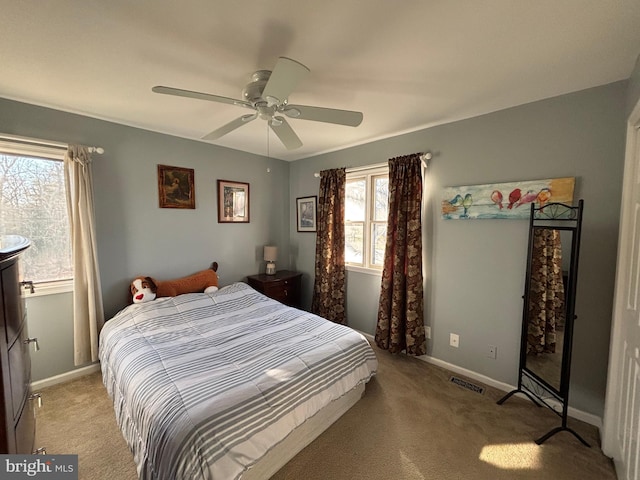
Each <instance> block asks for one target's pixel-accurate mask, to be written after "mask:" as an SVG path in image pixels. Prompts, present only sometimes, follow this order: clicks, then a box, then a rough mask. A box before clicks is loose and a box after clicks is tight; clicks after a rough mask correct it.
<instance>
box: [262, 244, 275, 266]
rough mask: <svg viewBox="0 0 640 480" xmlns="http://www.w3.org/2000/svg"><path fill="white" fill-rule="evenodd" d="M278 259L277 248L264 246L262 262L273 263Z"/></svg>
mask: <svg viewBox="0 0 640 480" xmlns="http://www.w3.org/2000/svg"><path fill="white" fill-rule="evenodd" d="M277 259H278V247H273V246H265V247H264V260H265V261H266V262H275V261H276V260H277Z"/></svg>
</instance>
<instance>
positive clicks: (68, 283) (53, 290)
mask: <svg viewBox="0 0 640 480" xmlns="http://www.w3.org/2000/svg"><path fill="white" fill-rule="evenodd" d="M33 289H34V292H33V293H31V292H30V291H29V288H28V287H26V288H25V289H24V290H23V291H22V296H23V297H24V298H33V297H44V296H46V295H57V294H60V293H70V292H73V280H59V281H56V282H42V283H34V284H33Z"/></svg>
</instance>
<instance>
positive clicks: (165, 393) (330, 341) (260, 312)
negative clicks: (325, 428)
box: [100, 283, 377, 480]
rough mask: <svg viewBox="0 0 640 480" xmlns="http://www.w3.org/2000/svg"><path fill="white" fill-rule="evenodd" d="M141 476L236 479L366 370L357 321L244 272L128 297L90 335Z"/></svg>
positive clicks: (371, 365)
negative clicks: (195, 286) (142, 299)
mask: <svg viewBox="0 0 640 480" xmlns="http://www.w3.org/2000/svg"><path fill="white" fill-rule="evenodd" d="M100 361H101V368H102V375H103V381H104V384H105V386H106V388H107V391H108V393H109V395H110V396H111V398H112V400H113V404H114V410H115V415H116V419H117V422H118V424H119V426H120V428H121V430H122V432H123V435H124V437H125V439H126V441H127V443H128V445H129V447H130V448H131V450H132V452H133V455H134V460H135V462H136V465H137V468H138V474H139V476H140V478H141V479H143V480H146V479H158V480H160V479H163V480H168V479H224V480H227V479H239V478H241V477H242V475H243V473H244V472H246V471H247V469H249V468H251V467H252V466H253V465H254V464H256V462H258V461H259V460H260V459H261V458H262V457H264V456H265V455H266V454H267V453H268V452H269V451H270V450H271V449H273V448H274V447H275V446H276V445H278V444H279V443H280V442H282V441H283V440H285V439H286V438H287V436H288V435H289V434H290V433H291V432H292V431H293V430H295V429H296V428H297V427H299V426H301V425H302V424H304V422H305V421H307V420H308V419H310V418H312V417H314V416H315V415H316V414H318V412H321V411H322V410H323V408H325V407H327V406H328V405H330V404H331V403H332V402H334V401H335V400H337V399H340V398H341V397H343V396H344V395H346V394H348V393H349V392H350V391H352V390H353V389H354V388H356V387H358V386H360V385H362V384H363V383H366V382H367V381H368V380H369V379H370V378H371V377H372V376H373V375H375V373H376V370H377V360H376V357H375V354H374V352H373V350H372V349H371V347H370V345H369V343H368V342H367V340H366V339H365V338H364V337H363V336H362V335H361V334H360V333H358V332H356V331H354V330H352V329H351V328H349V327H346V326H343V325H337V324H334V323H332V322H329V321H328V320H325V319H323V318H321V317H319V316H316V315H314V314H311V313H308V312H304V311H301V310H297V309H295V308H291V307H287V306H285V305H283V304H281V303H279V302H277V301H275V300H272V299H270V298H268V297H266V296H264V295H262V294H261V293H258V292H256V291H255V290H253V289H252V288H251V287H249V286H248V285H246V284H244V283H235V284H233V285H229V286H227V287H223V288H221V289H220V290H218V291H217V292H215V293H212V294H204V293H202V294H187V295H180V296H178V297H172V298H160V299H156V300H154V301H153V302H149V303H142V304H136V305H131V306H129V307H127V308H125V309H124V310H122V311H121V312H119V313H118V314H117V315H115V316H114V317H113V318H112V319H111V320H109V321H108V322H107V323H106V324H105V326H104V327H103V329H102V331H101V334H100Z"/></svg>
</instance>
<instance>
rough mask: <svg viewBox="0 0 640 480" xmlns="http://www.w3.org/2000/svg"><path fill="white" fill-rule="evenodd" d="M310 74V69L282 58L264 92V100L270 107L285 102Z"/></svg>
mask: <svg viewBox="0 0 640 480" xmlns="http://www.w3.org/2000/svg"><path fill="white" fill-rule="evenodd" d="M308 73H309V69H308V68H307V67H305V66H304V65H303V64H301V63H300V62H296V61H295V60H291V59H290V58H287V57H280V58H279V59H278V62H277V63H276V66H275V67H274V69H273V71H272V72H271V76H270V77H269V80H268V81H267V84H266V85H265V87H264V90H263V91H262V98H264V99H265V100H266V101H267V102H269V104H270V105H276V104H279V103H282V102H284V101H285V100H286V99H287V98H289V95H290V94H291V92H293V90H294V89H295V88H296V86H297V85H298V83H299V82H300V80H302V79H303V78H304V77H306V76H307V74H308Z"/></svg>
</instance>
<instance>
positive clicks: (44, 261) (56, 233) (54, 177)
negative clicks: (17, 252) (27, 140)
mask: <svg viewBox="0 0 640 480" xmlns="http://www.w3.org/2000/svg"><path fill="white" fill-rule="evenodd" d="M63 168H64V166H63V163H62V162H61V161H58V160H51V159H48V158H40V157H30V156H20V155H12V154H5V153H1V152H0V234H2V235H22V236H23V237H27V238H28V239H29V240H31V248H29V249H28V250H27V251H26V252H25V255H24V262H23V268H24V278H25V279H27V280H31V281H33V282H34V283H35V282H48V281H55V280H67V279H70V278H72V276H73V271H72V266H71V240H70V235H69V219H68V214H67V205H66V198H65V185H64V170H63Z"/></svg>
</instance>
